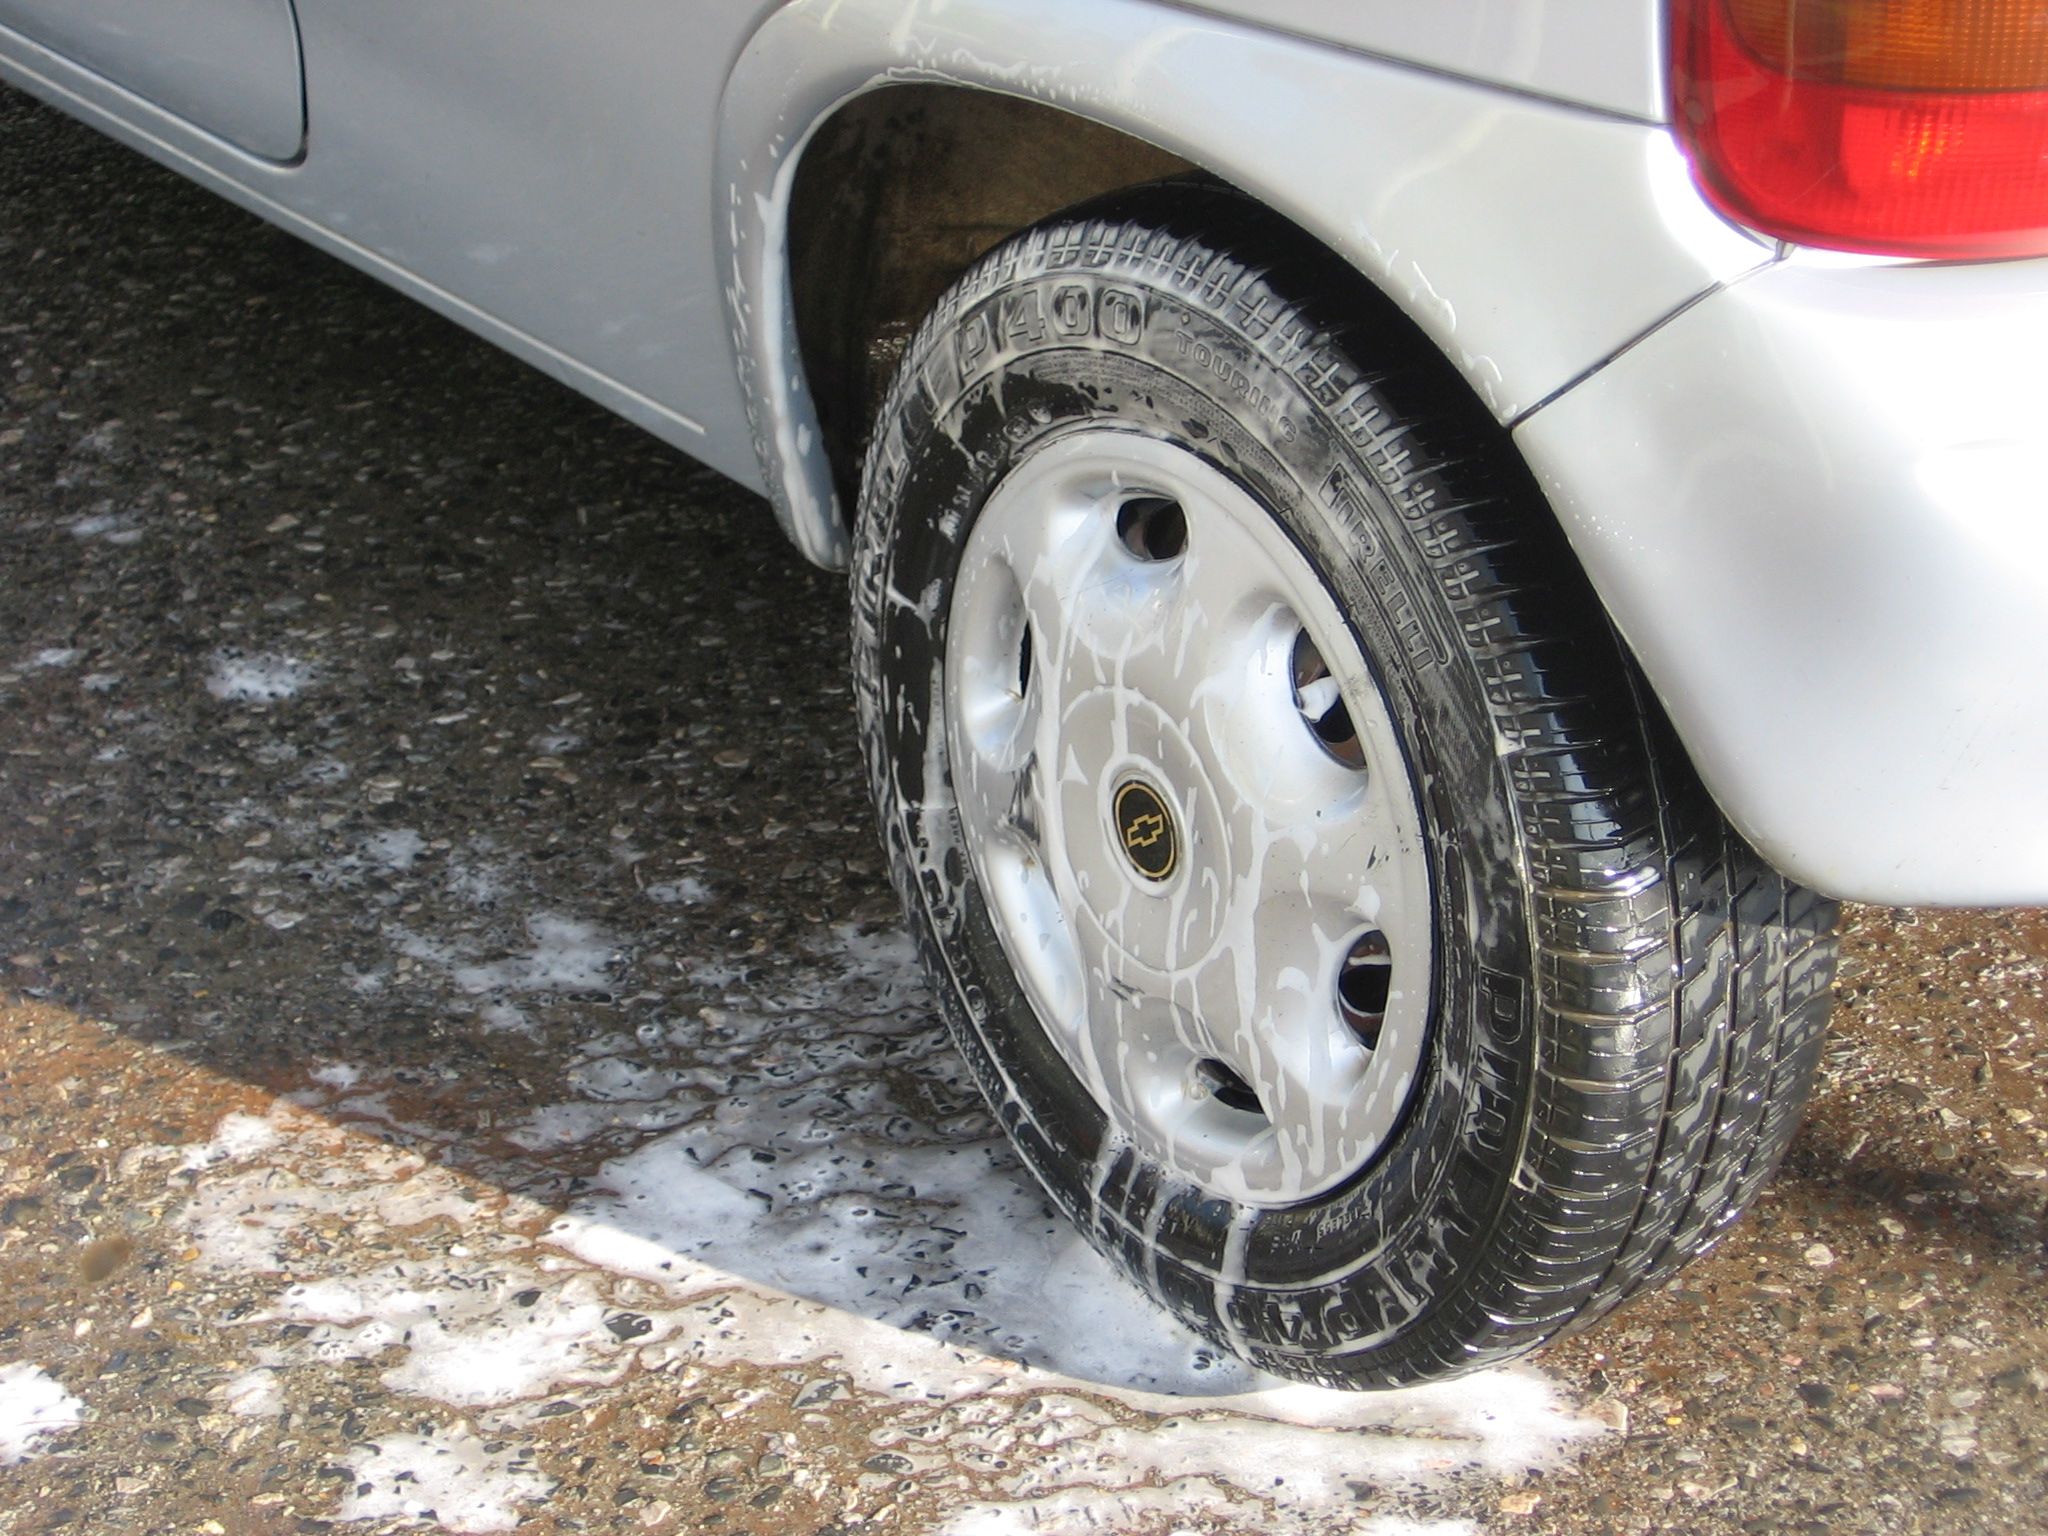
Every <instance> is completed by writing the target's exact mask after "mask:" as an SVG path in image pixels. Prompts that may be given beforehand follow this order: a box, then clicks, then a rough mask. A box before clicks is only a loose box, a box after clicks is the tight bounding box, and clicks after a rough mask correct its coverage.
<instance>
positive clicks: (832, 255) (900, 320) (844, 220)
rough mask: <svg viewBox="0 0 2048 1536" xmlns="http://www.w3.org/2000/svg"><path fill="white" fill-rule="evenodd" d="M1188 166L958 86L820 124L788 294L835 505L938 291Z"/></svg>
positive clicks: (904, 89)
mask: <svg viewBox="0 0 2048 1536" xmlns="http://www.w3.org/2000/svg"><path fill="white" fill-rule="evenodd" d="M1192 169H1194V167H1192V166H1191V165H1190V164H1189V163H1188V162H1187V161H1185V160H1183V159H1181V158H1180V157H1179V156H1177V155H1173V154H1169V153H1168V152H1167V151H1165V150H1163V149H1160V148H1158V147H1157V146H1156V145H1153V144H1148V143H1146V142H1145V141H1144V140H1142V139H1137V138H1133V137H1131V136H1130V135H1129V134H1125V133H1119V132H1118V131H1117V130H1115V129H1113V128H1105V127H1103V126H1102V125H1101V124H1099V123H1094V122H1090V121H1089V120H1088V119H1086V118H1082V117H1076V116H1074V115H1073V114H1071V113H1068V112H1063V111H1061V110H1059V109H1058V108H1056V107H1048V106H1045V105H1042V104H1041V103H1038V102H1032V101H1023V100H1019V99H1017V98H1015V97H1009V96H998V95H994V94H992V93H990V92H987V91H977V90H969V89H965V88H962V87H958V86H944V85H901V86H890V87H887V88H885V89H882V90H879V91H873V92H870V93H868V94H867V95H864V96H860V97H857V98H855V99H854V100H853V101H851V102H849V103H848V104H847V105H846V106H844V107H842V108H841V109H840V110H839V112H838V113H837V114H835V115H834V116H833V117H832V118H831V120H830V121H828V122H827V123H826V124H825V125H824V126H823V127H822V128H820V129H819V131H818V133H817V134H816V136H815V137H814V138H813V139H812V141H811V143H810V146H809V147H808V148H807V149H806V151H805V153H804V157H803V161H802V163H801V164H800V165H799V167H798V169H797V177H796V184H795V187H794V188H793V190H792V194H791V203H790V228H789V240H790V286H791V293H792V298H793V301H794V316H795V320H796V326H797V335H798V339H799V343H800V345H801V347H802V350H803V360H804V372H805V376H806V378H807V379H808V381H809V383H810V387H811V393H812V396H813V398H814V399H815V401H816V404H817V410H818V419H819V424H820V426H821V428H822V429H823V432H824V436H825V446H826V451H827V452H828V454H829V455H830V456H831V461H832V469H833V475H834V478H835V479H836V480H837V482H838V487H839V493H840V498H841V505H842V506H846V507H851V506H852V505H853V502H854V490H855V487H856V486H857V485H858V482H859V475H860V457H861V453H862V451H863V449H864V447H865V445H866V441H867V435H868V430H869V427H870V425H871V423H872V421H873V419H874V412H875V407H876V406H877V405H878V404H879V403H880V400H881V396H882V392H883V390H884V389H886V388H887V387H888V381H889V376H890V374H891V372H892V371H893V370H894V368H895V366H896V361H897V359H898V358H899V357H900V356H901V355H902V352H903V348H904V347H905V346H906V345H907V344H908V342H909V340H910V334H911V332H912V331H913V330H915V329H916V327H917V323H918V321H919V320H920V319H922V318H923V317H924V314H925V312H926V311H927V310H929V309H930V308H931V306H932V304H933V303H934V302H935V301H936V300H937V299H938V297H939V295H940V294H941V293H943V292H944V291H945V289H946V286H947V284H949V283H951V282H952V281H953V279H954V278H955V277H957V276H959V275H960V273H961V272H963V271H965V270H966V269H967V267H968V266H969V265H970V264H971V263H972V262H973V261H974V259H975V258H976V257H977V256H980V255H981V254H982V253H983V252H984V251H987V250H988V249H990V248H991V247H993V246H995V245H998V244H1000V243H1001V242H1002V241H1003V240H1005V239H1007V238H1008V237H1009V236H1011V235H1013V234H1015V233H1016V232H1017V231H1018V230H1021V229H1024V228H1026V227H1028V226H1030V225H1032V224H1035V223H1037V222H1038V221H1039V220H1040V219H1043V218H1045V217H1046V216H1047V215H1049V214H1053V213H1057V212H1058V211H1059V210H1060V209H1062V208H1066V207H1070V206H1071V205H1073V204H1075V203H1078V202H1081V201H1083V200H1084V199H1087V198H1090V197H1094V196H1096V195H1098V194H1100V193H1104V192H1111V191H1115V190H1117V189H1119V188H1122V187H1128V186H1133V185H1135V184H1137V183H1140V182H1146V181H1153V180H1156V179H1157V178H1159V177H1162V176H1172V175H1177V174H1182V173H1185V172H1187V171H1190V170H1192Z"/></svg>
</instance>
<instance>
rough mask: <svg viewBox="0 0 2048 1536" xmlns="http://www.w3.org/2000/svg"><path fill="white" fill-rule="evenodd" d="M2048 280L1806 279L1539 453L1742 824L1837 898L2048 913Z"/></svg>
mask: <svg viewBox="0 0 2048 1536" xmlns="http://www.w3.org/2000/svg"><path fill="white" fill-rule="evenodd" d="M2044 352H2048V260H2037V261H2024V262H1998V263H1987V264H1980V265H1956V266H1918V265H1908V264H1896V263H1885V262H1870V263H1857V262H1855V261H1853V260H1851V259H1846V258H1830V257H1826V256H1812V255H1804V254H1802V255H1800V256H1797V257H1794V258H1793V259H1791V260H1788V261H1785V262H1783V263H1780V264H1778V265H1777V266H1774V267H1772V268H1771V269H1770V270H1768V271H1765V272H1761V273H1758V274H1757V275H1756V276H1754V277H1751V278H1749V279H1748V280H1746V281H1744V282H1741V283H1738V284H1735V285H1733V286H1731V287H1729V288H1727V289H1725V290H1723V291H1721V292H1719V293H1716V294H1714V295H1713V296H1712V297H1711V298H1708V299H1707V300H1705V301H1704V302H1702V303H1700V304H1698V305H1696V306H1694V307H1693V308H1692V309H1690V310H1688V311H1686V313H1685V314H1683V315H1681V316H1679V317H1678V318H1677V319H1675V320H1673V321H1672V322H1671V324H1669V325H1667V326H1665V327H1663V328H1662V329H1661V330H1659V331H1658V332H1657V333H1656V334H1655V335H1654V336H1651V337H1649V338H1647V339H1646V340H1645V341H1644V342H1643V343H1642V344H1641V345H1640V346H1638V347H1635V348H1633V349H1631V350H1630V351H1629V352H1628V354H1627V355H1625V356H1623V357H1621V358H1618V359H1617V360H1616V361H1615V362H1614V363H1612V364H1611V365H1609V366H1608V367H1607V368H1604V369H1602V370H1601V371H1600V372H1599V373H1598V374H1596V375H1595V376H1594V377H1593V378H1591V379H1590V380H1588V381H1587V382H1586V383H1584V384H1582V385H1580V386H1579V387H1578V388H1576V389H1574V390H1572V391H1571V392H1570V393H1569V394H1567V395H1565V396H1564V397H1563V398H1561V399H1559V400H1558V401H1556V402H1555V403H1554V404H1551V405H1549V406H1546V407H1545V408H1544V409H1542V410H1541V411H1538V412H1536V413H1535V414H1534V415H1533V416H1531V417H1530V418H1529V419H1528V420H1527V421H1525V422H1524V423H1522V425H1521V426H1520V428H1519V429H1518V430H1517V433H1516V437H1517V440H1518V441H1519V442H1520V443H1521V445H1522V448H1523V451H1524V453H1525V454H1526V455H1527V456H1528V458H1529V460H1530V462H1531V464H1532V465H1533V466H1534V467H1535V468H1536V470H1537V472H1538V474H1539V476H1540V477H1541V478H1542V480H1543V482H1544V484H1545V487H1546V489H1547V490H1548V491H1549V492H1550V496H1551V500H1552V502H1553V503H1554V504H1555V505H1556V507H1557V509H1558V513H1559V516H1560V517H1561V518H1562V520H1563V522H1564V525H1565V529H1566V532H1567V533H1568V534H1569V535H1570V536H1571V540H1572V543H1573V546H1574V547H1575V548H1576V549H1577V550H1578V553H1579V556H1580V558H1581V559H1582V560H1583V561H1584V562H1585V565H1586V569H1587V571H1588V573H1589V574H1590V575H1591V576H1592V578H1593V582H1594V585H1595V586H1596V587H1597V588H1598V589H1599V592H1600V596H1601V599H1602V601H1603V602H1604V604H1605V605H1606V607H1607V610H1608V612H1609V613H1610V614H1612V615H1613V617H1614V619H1615V622H1616V623H1617V624H1618V625H1619V626H1620V628H1621V631H1622V633H1623V634H1624V635H1625V636H1626V637H1627V639H1628V641H1629V643H1630V645H1631V647H1632V648H1633V649H1634V651H1635V653H1636V655H1637V657H1638V658H1639V659H1640V660H1641V662H1642V664H1643V668H1644V670H1645V672H1647V673H1648V675H1649V677H1650V680H1651V682H1652V683H1653V684H1654V685H1655V687H1656V689H1657V692H1658V695H1659V696H1660V697H1661V698H1662V700H1663V701H1664V704H1665V707H1666V709H1667V710H1668V712H1669V713H1670V715H1671V718H1672V721H1673V723H1674V724H1675V725H1676V726H1677V728H1678V731H1679V734H1680V736H1681V737H1682V738H1683V739H1684V741H1685V743H1686V747H1687V749H1688V751H1689V752H1690V753H1691V755H1692V759H1693V762H1694V765H1695V766H1696V767H1697V768H1698V769H1699V771H1700V776H1701V777H1702V778H1703V779H1704V780H1705V781H1706V784H1707V787H1708V788H1709V789H1710V790H1712V791H1713V793H1714V796H1715V798H1716V799H1717V800H1718V801H1719V802H1720V804H1721V808H1722V809H1723V810H1724V811H1726V812H1727V813H1728V817H1729V819H1730V820H1731V821H1733V822H1734V823H1735V825H1736V826H1737V827H1738V828H1740V829H1741V831H1742V832H1743V834H1744V835H1745V836H1747V837H1748V838H1749V840H1750V841H1751V842H1752V843H1753V844H1754V845H1755V846H1756V848H1757V850H1758V851H1759V852H1761V853H1762V854H1763V855H1764V856H1765V857H1766V858H1768V859H1769V860H1771V862H1772V863H1773V864H1775V865H1777V866H1778V867H1779V868H1780V869H1782V870H1784V871H1785V872H1786V873H1787V874H1789V875H1791V876H1793V877H1794V878H1795V879H1798V880H1800V881H1801V882H1803V883H1804V884H1807V885H1811V886H1814V887H1816V888H1818V889H1820V890H1823V891H1826V892H1828V893H1829V894H1831V895H1836V896H1845V897H1854V898H1857V899H1859V900H1864V901H1879V902H1908V901H1910V902H1916V903H1931V902H1944V903H1953V904H1978V903H1983V904H1990V903H2008V902H2042V901H2048V793H2044V792H2043V785H2044V783H2048V775H2044V764H2048V667H2044V665H2043V659H2044V658H2048V429H2044V423H2048V375H2044V373H2043V371H2042V368H2041V362H2040V359H2041V356H2042V354H2043V353H2044Z"/></svg>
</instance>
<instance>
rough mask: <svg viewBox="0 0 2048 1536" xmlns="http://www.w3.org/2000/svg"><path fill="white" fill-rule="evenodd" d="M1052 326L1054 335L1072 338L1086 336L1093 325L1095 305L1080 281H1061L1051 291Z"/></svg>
mask: <svg viewBox="0 0 2048 1536" xmlns="http://www.w3.org/2000/svg"><path fill="white" fill-rule="evenodd" d="M1051 309H1052V328H1053V331H1054V333H1055V334H1056V335H1059V336H1061V337H1064V338H1067V339H1072V338H1073V337H1076V336H1086V335H1087V334H1088V333H1089V331H1090V330H1091V329H1093V326H1094V318H1095V306H1094V305H1093V304H1092V303H1090V302H1089V297H1088V290H1087V288H1086V287H1084V286H1083V285H1082V284H1080V283H1062V284H1060V285H1059V287H1057V288H1055V289H1053V291H1052V304H1051Z"/></svg>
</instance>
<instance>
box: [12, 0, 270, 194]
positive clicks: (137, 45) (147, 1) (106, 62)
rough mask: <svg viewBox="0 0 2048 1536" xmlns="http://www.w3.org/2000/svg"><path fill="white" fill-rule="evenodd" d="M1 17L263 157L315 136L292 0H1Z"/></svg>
mask: <svg viewBox="0 0 2048 1536" xmlns="http://www.w3.org/2000/svg"><path fill="white" fill-rule="evenodd" d="M0 27H8V28H11V29H12V30H14V31H16V32H19V33H21V34H22V35H23V36H24V37H27V38H28V39H30V40H31V41H33V42H35V43H38V44H40V45H41V46H42V47H44V48H47V49H49V50H50V51H51V52H52V53H56V54H58V55H61V56H62V57H64V58H66V59H69V60H70V61H71V62H73V63H75V64H81V65H83V66H84V67H86V68H87V69H90V70H92V71H93V72H95V73H96V74H99V75H101V76H103V77H105V78H106V79H107V80H110V81H112V82H113V83H114V84H115V85H118V86H120V87H122V88H123V89H125V90H128V91H132V92H133V93H135V94H136V95H137V96H140V97H142V98H144V99H145V100H148V101H151V102H153V103H155V104H156V105H157V106H159V107H162V108H163V109H164V110H165V111H168V112H172V113H175V114H177V115H178V116H179V117H182V118H184V119H186V120H187V121H188V122H191V123H193V124H195V125H197V126H198V127H200V128H203V129H205V130H206V131H207V132H209V133H213V134H216V135H218V136H219V137H220V138H223V139H225V140H227V141H228V142H229V143H231V144H233V145H234V146H236V147H237V148H238V149H241V150H244V151H246V152H247V153H249V154H252V155H256V156H258V157H260V158H262V159H265V160H278V161H285V160H292V159H295V158H296V157H297V156H298V153H299V150H300V147H301V146H302V145H303V144H304V142H305V136H306V97H305V84H304V80H305V77H304V74H303V71H302V70H301V68H300V62H299V29H298V21H297V18H296V17H295V16H294V14H293V11H292V0H0Z"/></svg>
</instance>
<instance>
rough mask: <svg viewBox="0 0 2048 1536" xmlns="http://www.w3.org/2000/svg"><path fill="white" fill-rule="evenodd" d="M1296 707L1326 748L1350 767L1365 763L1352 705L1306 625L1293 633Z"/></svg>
mask: <svg viewBox="0 0 2048 1536" xmlns="http://www.w3.org/2000/svg"><path fill="white" fill-rule="evenodd" d="M1294 707H1295V709H1297V710H1298V711H1300V713H1301V718H1302V722H1303V723H1304V724H1305V725H1307V726H1308V728H1309V731H1310V733H1311V734H1313V735H1314V737H1315V739H1316V740H1317V741H1318V742H1320V743H1321V744H1322V748H1323V750H1324V751H1325V752H1327V753H1329V754H1330V756H1332V757H1334V758H1335V759H1336V760H1337V761H1338V762H1340V763H1342V764H1343V765H1344V766H1345V767H1347V768H1363V767H1364V766H1365V747H1364V745H1363V744H1362V743H1361V742H1360V741H1359V739H1358V727H1357V726H1356V725H1354V724H1352V721H1351V710H1350V707H1349V706H1348V705H1346V704H1345V702H1344V695H1343V693H1342V692H1341V691H1340V690H1339V689H1338V687H1337V679H1336V678H1334V677H1332V676H1331V675H1330V668H1329V665H1328V663H1326V662H1325V661H1324V660H1323V653H1322V652H1321V651H1319V650H1317V649H1316V643H1315V641H1313V640H1311V639H1310V638H1309V635H1308V631H1307V630H1305V629H1304V630H1303V631H1302V632H1301V633H1300V634H1298V635H1296V636H1295V637H1294Z"/></svg>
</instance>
